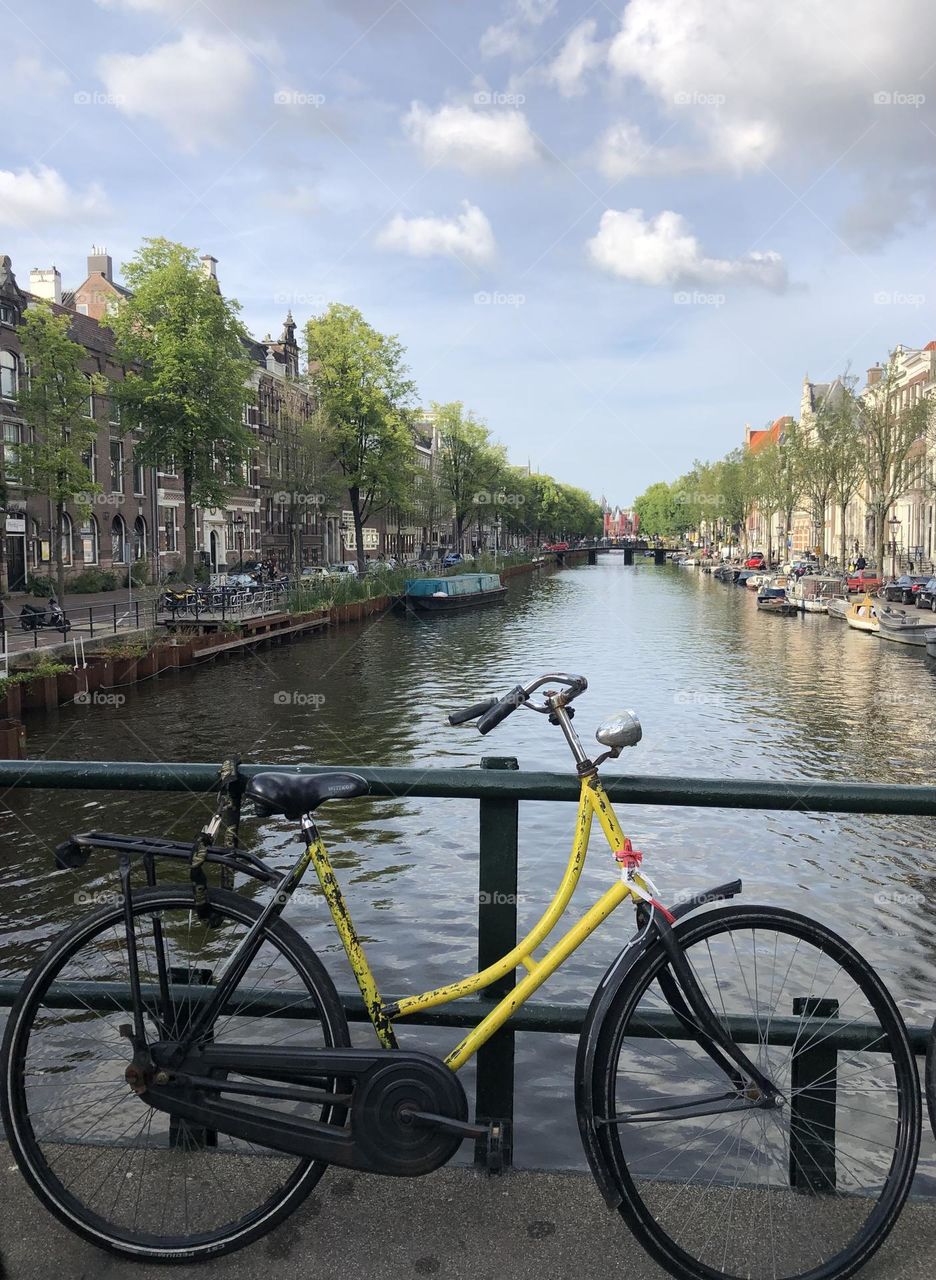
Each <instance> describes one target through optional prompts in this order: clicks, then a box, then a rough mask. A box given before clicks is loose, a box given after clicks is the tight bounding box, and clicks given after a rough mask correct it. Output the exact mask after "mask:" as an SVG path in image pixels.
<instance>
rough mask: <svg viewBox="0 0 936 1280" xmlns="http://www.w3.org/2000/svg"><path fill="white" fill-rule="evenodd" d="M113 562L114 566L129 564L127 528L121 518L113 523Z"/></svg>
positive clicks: (116, 518)
mask: <svg viewBox="0 0 936 1280" xmlns="http://www.w3.org/2000/svg"><path fill="white" fill-rule="evenodd" d="M111 560H112V561H113V562H114V564H126V562H127V527H126V525H125V524H124V522H123V520H122V519H121V517H120V516H114V519H113V521H112V523H111Z"/></svg>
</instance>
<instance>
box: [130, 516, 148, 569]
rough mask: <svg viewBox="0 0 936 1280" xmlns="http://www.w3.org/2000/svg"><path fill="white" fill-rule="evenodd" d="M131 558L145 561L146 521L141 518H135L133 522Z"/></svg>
mask: <svg viewBox="0 0 936 1280" xmlns="http://www.w3.org/2000/svg"><path fill="white" fill-rule="evenodd" d="M133 558H134V560H145V559H146V521H145V520H144V519H143V517H142V516H137V518H136V519H135V520H134V522H133Z"/></svg>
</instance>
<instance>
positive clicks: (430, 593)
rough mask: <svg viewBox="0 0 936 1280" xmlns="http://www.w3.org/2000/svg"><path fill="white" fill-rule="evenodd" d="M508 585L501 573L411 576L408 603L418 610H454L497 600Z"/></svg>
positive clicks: (407, 585) (405, 595)
mask: <svg viewBox="0 0 936 1280" xmlns="http://www.w3.org/2000/svg"><path fill="white" fill-rule="evenodd" d="M506 594H507V588H506V587H505V586H504V585H503V584H502V583H501V580H500V574H497V573H455V574H452V576H451V577H449V578H407V580H406V581H405V582H404V584H403V598H404V600H405V601H406V607H407V608H408V609H412V610H414V611H415V612H416V613H454V612H455V611H456V610H458V609H473V608H475V607H476V606H477V605H483V604H496V603H497V601H498V600H503V598H504V596H506Z"/></svg>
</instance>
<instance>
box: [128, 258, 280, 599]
mask: <svg viewBox="0 0 936 1280" xmlns="http://www.w3.org/2000/svg"><path fill="white" fill-rule="evenodd" d="M124 278H125V280H126V282H127V285H128V287H129V289H130V290H131V295H130V297H128V298H127V299H125V300H124V301H123V302H122V303H121V305H120V308H119V310H118V312H117V314H116V316H115V317H114V319H113V321H112V324H113V328H114V332H115V334H116V337H117V347H118V351H119V354H120V359H121V361H122V362H123V363H124V364H125V365H127V366H128V373H127V375H126V377H125V378H124V381H123V382H122V383H120V384H119V386H120V399H121V402H122V406H123V409H124V412H123V413H122V415H121V416H122V420H123V422H124V423H128V422H133V423H139V435H138V437H137V438H136V440H135V443H134V453H135V455H136V458H137V460H138V461H140V462H143V463H149V464H151V465H155V466H157V467H162V468H163V469H166V467H167V464H168V463H169V461H170V460H174V461H175V466H176V468H177V470H178V471H179V472H180V473H181V476H182V494H183V499H182V500H183V525H184V531H185V536H184V546H185V570H184V572H185V578H186V581H188V582H191V581H192V580H193V578H194V574H195V508H196V507H203V508H208V509H210V508H223V507H224V505H225V503H226V501H227V498H228V495H229V494H230V492H231V490H232V489H233V488H234V487H235V485H236V483H237V481H236V477H237V475H238V473H239V472H241V471H242V468H243V466H244V464H245V463H246V462H247V460H248V458H249V456H250V453H251V450H252V449H253V447H254V443H255V442H254V437H253V435H252V434H251V432H250V431H249V429H248V428H247V427H246V426H245V425H244V423H243V411H244V406H245V405H246V404H247V403H248V402H249V400H250V398H251V393H250V392H249V391H248V389H247V387H246V381H247V378H248V376H249V374H250V370H251V363H250V358H249V356H248V354H247V348H246V345H245V344H246V341H247V334H246V331H245V330H244V328H243V326H242V325H241V323H240V320H239V319H238V313H239V311H240V307H239V305H238V303H237V302H235V301H233V300H232V299H227V298H224V297H223V296H222V295H221V293H220V291H219V290H218V287H217V282H216V281H214V280H213V279H212V278H210V277H209V276H207V275H206V274H205V272H204V270H203V269H202V266H201V263H200V262H199V260H198V257H197V256H196V253H195V250H194V249H188V248H186V247H185V246H184V245H181V244H174V243H173V242H172V241H169V240H164V239H162V238H158V239H149V240H144V241H143V244H142V246H141V248H140V249H139V250H138V251H137V254H136V256H135V257H134V258H133V259H132V261H131V262H129V263H126V264H125V266H124ZM131 366H132V367H131Z"/></svg>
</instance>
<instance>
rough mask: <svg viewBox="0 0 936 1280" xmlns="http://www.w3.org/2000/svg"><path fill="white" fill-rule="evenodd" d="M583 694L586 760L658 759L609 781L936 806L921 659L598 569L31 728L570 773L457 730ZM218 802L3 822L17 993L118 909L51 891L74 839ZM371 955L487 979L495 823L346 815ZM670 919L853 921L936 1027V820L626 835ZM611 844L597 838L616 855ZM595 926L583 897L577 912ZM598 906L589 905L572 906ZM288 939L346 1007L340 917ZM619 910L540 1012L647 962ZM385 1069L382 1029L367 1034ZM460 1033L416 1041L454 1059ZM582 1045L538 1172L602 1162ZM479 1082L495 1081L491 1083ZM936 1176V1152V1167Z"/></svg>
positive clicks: (1, 954)
mask: <svg viewBox="0 0 936 1280" xmlns="http://www.w3.org/2000/svg"><path fill="white" fill-rule="evenodd" d="M549 670H566V671H574V672H581V673H583V674H584V675H586V676H587V677H588V681H589V689H588V692H587V694H585V695H584V696H583V697H582V698H581V699H580V700H579V701H578V703H577V704H576V706H577V709H578V719H577V720H576V724H577V726H578V727H579V728H580V731H581V732H582V734H583V737H585V739H586V740H588V739H590V738H591V736H592V734H593V731H594V727H595V725H596V724H597V723H598V721H599V720H601V719H602V718H603V717H604V716H605V715H606V714H607V713H608V712H610V711H613V710H614V709H616V708H619V707H622V706H631V707H633V708H634V709H636V710H637V712H638V713H639V715H640V718H641V720H642V722H643V726H644V738H643V741H642V742H641V743H640V745H639V746H638V747H637V748H635V749H633V750H631V751H628V752H627V753H625V755H624V756H623V757H622V758H621V759H620V760H618V761H616V762H612V763H610V764H609V765H608V766H607V767H606V772H607V773H608V774H611V773H625V772H628V771H632V772H636V773H655V772H660V773H669V774H673V773H676V774H688V775H698V776H708V777H719V778H742V777H752V778H767V779H786V778H789V779H806V780H810V779H832V780H840V781H853V780H866V781H874V782H896V783H925V784H929V783H931V782H932V781H933V772H934V753H933V726H934V724H936V669H934V667H933V666H931V665H930V664H929V663H928V662H927V660H926V659H924V658H921V657H919V656H917V654H916V653H915V652H913V651H908V650H906V649H904V647H903V646H899V645H894V644H887V643H884V642H882V641H879V640H877V639H876V638H874V637H869V636H866V635H863V634H860V633H857V632H853V631H851V630H849V628H848V627H847V626H846V625H845V624H844V623H840V622H837V621H832V620H830V619H828V618H827V617H825V616H824V615H807V616H801V617H799V618H797V619H791V620H787V619H781V618H775V617H766V616H764V615H763V614H759V613H758V612H757V610H756V608H755V601H754V596H753V593H752V592H749V591H745V590H743V589H740V588H737V587H727V586H724V585H722V584H721V583H718V582H715V581H713V580H712V579H711V578H710V577H709V576H706V575H703V574H701V573H698V572H697V571H696V570H691V569H690V570H687V569H680V568H678V567H676V566H671V565H668V566H665V567H659V568H657V567H654V566H653V565H652V564H649V563H641V564H638V565H635V566H632V567H627V566H625V565H624V563H623V557H621V556H618V555H614V554H611V555H607V556H603V557H600V563H599V564H598V565H597V566H594V567H581V568H576V569H569V570H562V571H558V572H555V573H551V574H545V573H544V574H543V575H541V576H534V577H531V579H529V580H526V579H523V578H521V579H514V580H513V582H512V583H511V585H510V590H509V596H508V601H507V603H506V604H505V605H504V606H503V607H497V608H494V609H489V610H481V611H478V612H473V613H468V614H466V615H464V616H461V617H450V618H433V619H431V620H428V621H424V620H419V619H413V618H407V617H400V616H397V615H388V616H386V617H382V618H380V619H378V620H373V621H371V622H369V623H367V624H364V625H360V626H354V627H343V628H340V629H335V630H334V631H333V632H332V633H331V634H330V635H327V636H324V637H322V638H315V639H310V640H308V641H304V642H300V643H296V644H294V645H292V646H290V647H283V648H275V649H271V650H269V651H266V652H263V653H260V654H258V655H256V657H254V658H252V659H247V660H244V661H242V662H237V663H235V662H231V663H218V664H216V665H213V666H210V667H209V668H207V669H206V670H203V671H199V672H183V673H180V674H179V675H178V676H175V677H170V678H163V679H160V680H157V681H152V682H150V683H146V684H143V685H140V686H136V687H132V688H129V689H126V690H124V691H123V692H124V693H125V695H126V701H125V702H124V703H123V705H121V706H107V705H93V706H89V707H69V708H67V709H62V710H60V711H59V712H58V713H56V714H55V715H52V716H50V717H48V718H47V719H38V718H32V719H31V721H30V723H29V726H28V731H29V750H30V754H31V755H32V756H36V757H47V758H50V759H92V760H94V759H97V760H162V761H192V760H209V761H217V760H219V759H221V757H222V756H223V755H230V754H239V755H240V756H241V757H242V758H243V759H245V760H248V761H264V762H293V761H295V762H304V763H316V762H320V763H322V764H344V765H348V766H350V767H352V768H353V767H354V766H355V765H381V764H383V765H400V766H404V765H405V766H419V765H426V766H428V767H433V766H449V767H452V766H457V767H466V768H471V767H475V766H477V764H478V761H479V759H480V756H481V755H482V754H483V753H488V754H497V755H515V756H516V757H517V758H518V760H519V762H520V765H521V767H522V768H530V769H548V770H554V771H560V770H568V769H570V767H571V758H570V756H569V754H568V749H567V747H566V745H565V743H564V741H563V739H562V737H561V734H560V732H559V730H558V729H555V728H552V727H551V726H549V724H548V723H547V722H546V719H545V717H542V716H532V715H528V714H525V713H521V714H516V715H514V716H513V717H512V718H511V719H509V720H508V721H506V722H505V723H504V724H503V725H502V726H501V727H500V728H499V729H497V730H496V731H495V732H494V733H493V734H492V735H491V736H490V737H489V738H487V739H484V740H482V739H481V738H480V737H479V736H478V734H477V732H476V730H474V729H473V728H471V727H468V728H461V729H452V728H450V727H449V726H448V725H447V723H446V718H445V717H446V713H447V712H448V711H449V710H451V709H452V708H455V707H458V706H461V705H463V704H465V703H469V702H472V701H475V700H477V699H480V698H481V697H483V696H485V695H487V694H490V693H495V692H498V691H506V690H507V689H508V688H509V687H511V686H512V685H513V684H515V683H517V682H518V681H527V680H529V679H531V678H532V677H534V676H536V675H538V674H540V673H543V672H546V671H549ZM208 803H209V802H208V801H207V800H206V799H205V798H204V797H200V796H193V795H188V794H182V795H176V794H172V795H158V794H139V793H136V794H133V793H126V794H119V793H109V792H95V793H89V794H87V795H82V794H79V793H77V792H73V791H60V792H54V793H42V792H39V791H36V792H29V791H12V792H7V793H6V795H5V796H4V797H3V798H2V808H0V839H2V856H0V895H2V898H0V901H2V909H3V930H2V935H0V972H2V973H3V974H4V975H11V974H21V973H23V972H25V970H26V969H27V968H28V966H29V965H30V964H31V963H32V962H33V961H34V960H35V958H36V957H37V956H38V955H39V954H40V952H41V950H42V948H43V946H44V944H45V942H46V940H47V939H48V938H49V937H50V935H51V934H52V933H53V932H55V930H57V929H60V928H62V927H64V925H65V924H66V923H68V922H71V921H72V920H73V919H74V918H75V917H76V916H77V915H78V914H79V912H80V910H81V906H80V905H79V903H80V901H81V899H82V898H83V897H84V896H85V894H86V893H88V892H89V891H91V890H93V889H95V888H96V887H101V886H104V885H105V884H111V883H112V881H113V869H112V867H111V866H110V865H109V864H108V863H107V860H106V859H104V858H103V857H101V858H100V859H99V860H98V861H96V862H95V863H93V864H92V865H90V866H89V867H87V868H85V869H84V870H83V871H82V872H81V873H79V874H75V873H59V874H53V872H52V861H51V852H52V848H53V846H54V845H55V844H56V843H57V842H58V841H59V840H61V839H62V838H63V837H64V836H65V835H67V834H68V833H69V832H71V831H74V830H76V829H79V830H89V829H94V828H97V829H106V830H124V831H135V832H151V833H158V834H170V835H174V836H175V837H176V838H191V837H192V836H193V835H194V834H195V832H196V831H197V829H198V827H199V826H200V824H201V822H202V820H203V817H204V814H205V811H206V806H207V804H208ZM573 814H574V808H573V807H572V806H571V805H566V804H545V803H531V804H525V805H523V806H521V816H520V884H521V902H520V905H519V910H520V923H521V927H524V926H528V925H529V924H531V923H532V922H533V921H534V920H535V919H536V918H537V916H538V914H539V911H540V910H541V908H542V906H543V905H544V904H545V903H546V902H547V901H548V899H549V897H550V896H551V894H552V891H553V889H554V887H555V885H556V883H557V881H558V878H559V875H560V873H561V869H562V867H563V865H564V863H565V860H566V858H567V855H568V848H569V843H570V840H571V835H572V821H573ZM323 815H324V816H323V831H324V834H325V837H326V840H327V841H328V842H329V844H330V846H331V848H332V849H333V852H334V859H335V863H336V866H337V868H338V870H339V875H340V877H341V879H342V881H343V883H344V886H345V888H346V890H347V892H348V895H349V898H350V902H351V906H352V911H353V914H354V917H355V920H356V922H357V924H358V927H359V931H360V933H361V935H362V937H363V939H364V941H365V943H366V946H367V948H368V951H369V955H370V958H371V962H372V964H373V966H374V969H375V971H376V972H377V974H378V975H379V976H380V978H381V979H382V984H383V986H384V988H385V989H386V990H387V991H392V992H394V993H403V992H411V991H419V990H425V989H427V988H429V987H431V986H435V985H437V984H439V983H441V982H444V981H449V980H452V979H454V978H456V977H459V976H461V975H462V974H463V973H467V972H470V971H472V970H473V967H474V964H473V962H474V949H475V919H476V909H477V908H476V891H477V804H476V802H468V801H464V802H463V801H451V800H420V799H416V798H413V797H411V796H406V795H403V796H399V797H396V798H395V799H393V800H355V801H351V802H346V803H341V804H337V803H336V804H332V805H330V806H327V807H326V809H325V810H323ZM620 816H621V817H622V821H623V824H624V827H625V830H626V831H628V833H629V834H630V835H631V836H632V837H633V839H634V845H635V847H636V848H639V849H642V850H643V851H644V853H645V856H646V858H647V867H648V869H649V871H650V874H651V875H652V876H653V878H654V879H655V880H656V882H657V883H658V885H659V886H660V887H661V889H662V891H663V896H664V899H666V898H667V897H673V896H675V894H676V893H678V892H679V891H681V890H686V889H693V888H697V887H702V886H705V885H709V884H712V883H715V882H718V881H722V880H726V879H729V878H731V877H732V876H734V875H736V874H738V875H741V876H743V878H744V886H745V899H746V900H747V901H751V902H753V901H763V902H770V903H775V904H783V905H792V906H794V907H796V908H798V909H799V910H801V911H804V912H806V913H808V914H810V915H814V916H815V917H817V918H820V919H822V920H824V921H825V922H827V923H829V924H830V925H831V926H832V927H833V928H836V929H838V930H839V931H840V932H842V933H844V935H845V936H846V937H847V938H848V939H850V940H851V941H852V942H854V943H855V944H856V945H857V946H858V947H859V949H860V950H861V951H862V952H864V954H866V955H867V956H868V958H869V959H870V960H871V961H872V963H873V964H874V965H875V966H876V967H877V968H878V970H879V971H880V972H881V974H882V976H883V977H884V979H885V981H886V982H887V983H888V985H889V986H890V988H891V990H892V991H893V993H894V994H895V996H896V997H897V998H898V1000H899V1003H900V1005H901V1008H902V1010H903V1012H904V1015H905V1017H906V1018H907V1019H908V1021H911V1022H915V1023H921V1022H930V1021H932V1018H933V1016H934V1013H936V931H934V930H936V893H934V881H933V873H934V869H936V824H934V822H933V821H931V820H928V819H918V818H898V817H863V816H861V815H858V814H856V815H854V816H852V815H822V814H802V813H794V812H787V811H778V812H769V813H758V812H751V811H731V810H698V809H668V810H667V809H663V808H655V807H635V808H633V809H632V810H629V811H627V810H625V811H622V812H621V815H620ZM598 834H600V833H598ZM598 834H596V835H595V837H594V838H593V845H592V853H591V855H590V859H589V865H588V866H587V867H586V871H585V874H584V876H583V881H582V885H581V887H580V890H579V894H580V895H581V901H583V902H584V901H586V900H588V901H590V900H593V899H594V898H595V897H596V896H597V895H598V894H599V893H600V892H601V891H602V890H603V889H604V888H605V887H607V885H608V884H609V883H610V881H611V878H612V876H613V875H614V874H615V868H614V865H613V863H612V861H611V859H610V856H609V854H608V852H607V849H606V847H603V845H602V843H601V842H600V840H599V838H598ZM244 836H245V842H246V843H247V844H248V846H249V847H252V848H254V849H256V850H257V851H258V852H260V853H262V854H263V855H264V856H265V857H266V858H268V859H269V860H270V861H271V863H273V864H274V865H277V866H286V865H287V864H288V863H289V862H290V860H292V859H293V858H294V857H295V854H296V851H297V847H296V844H295V831H294V828H292V827H291V826H290V825H289V824H287V823H285V822H283V821H281V820H277V819H273V820H266V821H263V822H259V823H258V822H256V821H255V820H250V821H247V822H245V826H244ZM576 901H578V899H577V900H576ZM573 905H574V904H573ZM288 918H289V919H290V920H291V922H292V923H293V924H294V925H296V926H297V927H298V928H299V929H300V930H301V931H302V932H303V934H304V935H305V936H306V938H307V939H308V941H309V942H310V944H311V945H312V946H313V947H314V948H315V949H316V950H317V951H318V952H319V953H320V954H321V955H322V957H323V959H324V961H325V963H326V965H327V966H328V967H329V969H330V971H331V972H332V974H333V976H334V977H335V979H336V982H337V985H338V986H339V988H340V989H342V990H349V989H351V988H352V986H353V982H352V981H351V979H350V975H349V974H348V973H347V971H346V970H345V968H344V966H343V955H342V953H341V950H340V947H339V946H338V945H337V942H336V939H335V936H334V934H333V932H332V930H331V928H330V923H329V918H328V916H327V912H326V910H325V908H324V906H323V903H322V900H321V898H320V897H319V896H318V895H317V893H316V892H314V891H312V890H311V889H310V890H309V891H308V892H305V893H303V894H301V895H300V900H298V901H297V902H295V903H294V904H292V905H291V906H290V908H289V913H288ZM631 929H632V916H631V914H630V912H629V911H628V910H626V909H622V910H621V911H620V912H619V913H618V914H617V915H616V916H614V917H612V918H611V920H610V921H609V922H608V923H607V924H606V925H605V926H604V928H603V929H601V930H599V931H598V933H597V934H596V935H594V936H593V938H592V939H591V940H590V941H589V943H588V944H587V945H586V946H585V947H583V948H582V950H581V951H579V952H578V953H577V954H576V955H575V956H574V957H573V958H572V959H571V960H570V962H569V963H568V964H567V965H566V966H565V967H564V968H563V969H562V970H561V971H560V972H559V973H558V974H556V975H555V976H554V977H553V978H552V979H550V981H549V983H548V984H547V986H546V988H545V989H544V991H543V997H544V998H547V999H551V1000H556V1001H563V1002H575V1003H584V1002H586V1001H587V999H588V997H589V996H590V993H591V992H592V990H593V989H594V987H595V986H596V984H597V982H598V980H599V978H600V976H601V974H602V973H603V972H604V970H605V968H606V967H607V965H608V964H609V963H610V961H611V960H612V959H613V957H614V956H615V954H616V952H617V950H618V949H619V948H620V946H621V945H622V943H623V942H624V941H625V940H626V938H627V937H628V936H629V934H630V932H631ZM354 1034H355V1037H356V1041H357V1042H361V1043H364V1042H365V1041H364V1040H363V1039H362V1036H363V1034H364V1029H363V1028H357V1029H356V1030H355V1032H354ZM455 1038H456V1033H454V1032H451V1031H445V1032H443V1031H434V1032H433V1031H424V1030H421V1029H419V1028H405V1029H401V1042H402V1043H403V1044H406V1045H410V1046H413V1047H415V1046H416V1045H421V1046H424V1047H427V1048H430V1049H434V1050H438V1051H444V1050H445V1049H446V1048H447V1047H450V1046H451V1045H452V1044H453V1043H454V1039H455ZM574 1053H575V1040H574V1037H566V1036H563V1037H559V1036H552V1035H542V1034H532V1033H530V1034H521V1035H520V1036H518V1068H517V1081H518V1109H517V1133H516V1155H517V1160H518V1163H521V1164H524V1165H533V1166H536V1165H569V1166H581V1165H583V1164H584V1161H583V1157H582V1153H581V1148H580V1145H579V1140H578V1135H577V1129H576V1124H575V1116H574V1111H573V1105H572V1075H573V1065H574ZM466 1083H468V1084H470V1080H466ZM924 1155H925V1159H926V1161H927V1166H928V1169H929V1171H930V1172H933V1171H934V1170H936V1165H934V1162H933V1148H932V1144H930V1143H927V1145H926V1146H925V1147H924Z"/></svg>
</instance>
